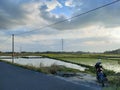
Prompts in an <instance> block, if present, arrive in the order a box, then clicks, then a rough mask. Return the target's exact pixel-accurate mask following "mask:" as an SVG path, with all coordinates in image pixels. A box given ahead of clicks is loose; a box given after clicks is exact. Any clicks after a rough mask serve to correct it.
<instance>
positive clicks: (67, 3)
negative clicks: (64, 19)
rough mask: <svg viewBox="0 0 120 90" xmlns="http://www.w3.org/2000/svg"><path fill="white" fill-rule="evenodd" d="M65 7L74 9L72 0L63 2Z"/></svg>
mask: <svg viewBox="0 0 120 90" xmlns="http://www.w3.org/2000/svg"><path fill="white" fill-rule="evenodd" d="M65 5H66V6H68V7H74V4H73V0H67V1H66V2H65Z"/></svg>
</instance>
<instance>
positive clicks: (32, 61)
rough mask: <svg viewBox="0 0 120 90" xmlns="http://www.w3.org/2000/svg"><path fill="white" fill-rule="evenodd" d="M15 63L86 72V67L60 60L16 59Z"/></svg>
mask: <svg viewBox="0 0 120 90" xmlns="http://www.w3.org/2000/svg"><path fill="white" fill-rule="evenodd" d="M3 60H5V61H10V62H11V61H12V60H11V59H3ZM14 63H17V64H20V65H30V66H34V67H40V65H42V66H51V65H53V64H55V65H63V66H66V67H68V68H73V69H78V70H80V71H84V70H85V67H82V66H79V65H76V64H71V63H67V62H63V61H59V60H55V59H49V58H18V59H14Z"/></svg>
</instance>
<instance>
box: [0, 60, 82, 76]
mask: <svg viewBox="0 0 120 90" xmlns="http://www.w3.org/2000/svg"><path fill="white" fill-rule="evenodd" d="M0 62H6V63H8V64H11V65H15V66H19V67H22V68H25V69H29V70H34V71H37V72H42V73H46V74H56V73H57V72H72V73H77V72H80V71H79V70H77V69H72V68H67V67H65V66H62V65H56V64H53V65H51V66H49V67H45V66H43V64H42V63H40V66H39V67H35V66H33V65H20V64H17V63H11V62H9V61H3V60H0Z"/></svg>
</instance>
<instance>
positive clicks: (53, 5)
mask: <svg viewBox="0 0 120 90" xmlns="http://www.w3.org/2000/svg"><path fill="white" fill-rule="evenodd" d="M45 5H47V11H48V12H49V11H51V10H53V9H55V8H56V7H62V5H61V4H60V3H59V2H58V1H57V0H52V1H47V2H45Z"/></svg>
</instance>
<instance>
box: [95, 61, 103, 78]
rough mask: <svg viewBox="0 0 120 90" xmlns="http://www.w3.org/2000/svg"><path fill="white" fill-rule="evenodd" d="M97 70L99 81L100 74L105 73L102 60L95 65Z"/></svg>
mask: <svg viewBox="0 0 120 90" xmlns="http://www.w3.org/2000/svg"><path fill="white" fill-rule="evenodd" d="M95 68H96V75H97V79H99V76H98V73H100V72H101V71H103V67H102V65H101V59H99V61H98V62H97V63H96V64H95Z"/></svg>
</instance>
